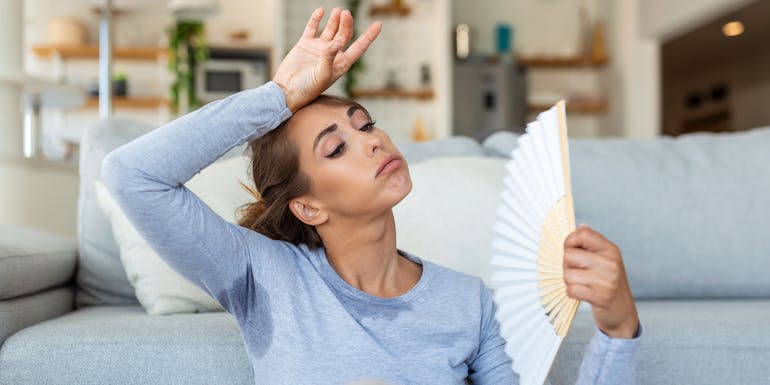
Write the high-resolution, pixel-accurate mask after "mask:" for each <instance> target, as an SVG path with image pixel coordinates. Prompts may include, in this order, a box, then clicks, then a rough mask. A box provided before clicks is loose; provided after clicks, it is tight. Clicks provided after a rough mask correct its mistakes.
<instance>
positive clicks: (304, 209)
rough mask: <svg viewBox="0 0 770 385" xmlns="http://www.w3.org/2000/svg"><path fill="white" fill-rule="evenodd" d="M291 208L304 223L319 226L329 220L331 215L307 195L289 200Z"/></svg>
mask: <svg viewBox="0 0 770 385" xmlns="http://www.w3.org/2000/svg"><path fill="white" fill-rule="evenodd" d="M289 210H291V213H292V214H294V216H295V217H296V218H297V219H299V220H300V221H301V222H302V223H304V224H306V225H310V226H318V225H321V224H324V223H326V221H327V220H329V215H328V214H327V213H326V211H324V210H323V209H322V208H321V207H320V205H319V204H317V202H315V201H313V200H312V199H308V198H307V197H299V198H294V199H292V200H291V201H290V202H289Z"/></svg>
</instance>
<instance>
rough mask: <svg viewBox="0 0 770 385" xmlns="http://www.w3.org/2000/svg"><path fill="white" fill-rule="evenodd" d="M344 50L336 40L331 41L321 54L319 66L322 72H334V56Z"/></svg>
mask: <svg viewBox="0 0 770 385" xmlns="http://www.w3.org/2000/svg"><path fill="white" fill-rule="evenodd" d="M340 50H342V45H341V44H340V43H337V42H336V41H332V42H331V43H329V45H328V46H327V47H326V49H324V51H323V54H322V55H321V56H322V57H321V61H319V62H318V68H319V70H320V73H331V72H332V66H333V64H334V58H335V57H337V53H339V52H340Z"/></svg>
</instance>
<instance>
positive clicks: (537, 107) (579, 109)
mask: <svg viewBox="0 0 770 385" xmlns="http://www.w3.org/2000/svg"><path fill="white" fill-rule="evenodd" d="M554 104H556V102H554V103H551V104H538V103H530V104H528V105H527V110H529V112H533V113H540V112H543V111H545V110H547V109H549V108H551V107H553V105H554ZM607 107H608V103H607V102H606V101H591V102H570V101H567V112H572V113H576V114H600V113H603V112H606V111H607Z"/></svg>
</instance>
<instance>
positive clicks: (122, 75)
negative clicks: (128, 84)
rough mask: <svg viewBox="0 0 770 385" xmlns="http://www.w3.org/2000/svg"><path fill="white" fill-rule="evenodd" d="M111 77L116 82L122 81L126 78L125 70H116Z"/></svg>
mask: <svg viewBox="0 0 770 385" xmlns="http://www.w3.org/2000/svg"><path fill="white" fill-rule="evenodd" d="M112 79H113V80H114V81H116V82H124V81H126V80H128V75H126V73H125V72H117V73H115V75H113V76H112Z"/></svg>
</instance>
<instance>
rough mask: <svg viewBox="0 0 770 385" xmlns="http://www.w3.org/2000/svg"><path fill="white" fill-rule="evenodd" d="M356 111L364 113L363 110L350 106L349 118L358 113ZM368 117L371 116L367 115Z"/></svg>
mask: <svg viewBox="0 0 770 385" xmlns="http://www.w3.org/2000/svg"><path fill="white" fill-rule="evenodd" d="M356 110H361V111H363V108H361V107H359V106H350V108H348V118H352V117H353V114H354V113H355V112H356ZM367 115H369V114H367Z"/></svg>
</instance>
